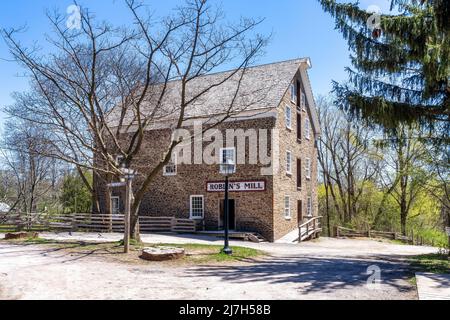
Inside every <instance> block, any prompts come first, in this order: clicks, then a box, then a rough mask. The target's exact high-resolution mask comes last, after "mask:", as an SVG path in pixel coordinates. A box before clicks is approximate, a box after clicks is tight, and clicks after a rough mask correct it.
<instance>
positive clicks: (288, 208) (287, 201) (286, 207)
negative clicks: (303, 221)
mask: <svg viewBox="0 0 450 320" xmlns="http://www.w3.org/2000/svg"><path fill="white" fill-rule="evenodd" d="M284 217H285V218H286V219H290V218H291V197H289V196H285V197H284Z"/></svg>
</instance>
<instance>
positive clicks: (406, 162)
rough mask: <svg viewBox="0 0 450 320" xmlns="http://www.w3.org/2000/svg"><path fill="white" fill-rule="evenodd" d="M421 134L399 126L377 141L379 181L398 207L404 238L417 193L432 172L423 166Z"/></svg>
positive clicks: (423, 146) (423, 154)
mask: <svg viewBox="0 0 450 320" xmlns="http://www.w3.org/2000/svg"><path fill="white" fill-rule="evenodd" d="M421 137H423V133H422V132H419V131H418V130H417V129H415V128H413V127H410V126H399V127H398V128H397V129H396V134H395V135H390V136H389V137H385V138H384V139H381V140H379V141H377V144H378V145H379V146H380V147H381V150H382V151H383V153H384V161H383V167H384V170H383V171H382V175H381V178H380V181H381V183H382V185H383V186H384V187H385V188H386V189H387V192H386V194H388V195H389V196H391V197H392V198H393V199H394V200H395V202H396V203H397V204H398V206H399V212H400V225H401V232H402V234H403V235H406V222H407V219H408V217H409V213H410V209H411V207H412V205H413V204H414V202H415V200H416V197H417V195H418V193H419V192H420V191H422V190H424V189H426V187H425V186H426V184H427V183H428V182H429V179H430V178H431V177H432V171H430V170H428V168H427V167H426V166H425V161H424V156H425V154H426V147H425V145H424V144H423V143H422V142H421Z"/></svg>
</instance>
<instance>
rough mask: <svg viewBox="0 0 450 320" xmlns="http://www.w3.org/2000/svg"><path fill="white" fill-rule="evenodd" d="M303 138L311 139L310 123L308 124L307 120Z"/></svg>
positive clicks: (307, 120)
mask: <svg viewBox="0 0 450 320" xmlns="http://www.w3.org/2000/svg"><path fill="white" fill-rule="evenodd" d="M305 138H306V139H308V140H309V139H311V123H310V122H309V119H305Z"/></svg>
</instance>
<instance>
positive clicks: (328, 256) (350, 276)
mask: <svg viewBox="0 0 450 320" xmlns="http://www.w3.org/2000/svg"><path fill="white" fill-rule="evenodd" d="M44 236H45V237H47V238H59V239H60V240H61V239H78V240H81V239H84V240H89V239H90V240H93V239H100V240H103V241H111V240H117V239H119V238H120V235H114V234H108V235H102V236H101V237H99V235H98V234H90V235H86V234H74V235H72V236H69V235H67V234H62V235H61V234H60V235H58V236H57V235H53V234H47V235H44ZM143 238H144V239H143V240H144V241H145V242H151V243H189V242H191V243H192V242H198V243H211V244H213V243H214V244H217V243H220V241H217V240H216V241H215V240H214V239H211V238H198V237H196V238H194V239H192V238H189V237H174V236H171V235H146V236H143ZM233 245H241V246H250V247H255V248H258V249H261V250H264V251H266V252H268V254H269V256H267V257H265V258H263V259H262V260H260V261H256V262H251V263H238V264H230V263H228V264H225V265H224V264H210V265H194V266H193V265H188V266H183V265H181V266H177V265H167V264H164V263H149V264H144V265H143V264H136V265H133V264H123V263H117V262H111V261H109V260H107V259H105V258H104V257H102V256H99V255H89V256H78V255H75V256H74V255H73V254H69V253H68V252H66V251H64V250H58V249H52V248H49V247H48V246H43V245H11V244H8V243H6V242H0V299H417V292H416V289H415V286H413V285H412V284H411V282H410V281H409V280H410V278H411V277H412V276H413V274H412V272H411V270H410V268H409V264H408V262H407V257H408V256H411V255H417V254H424V253H431V252H436V251H437V250H436V249H435V248H430V247H413V246H406V245H395V244H390V243H385V242H377V241H373V240H347V239H321V240H319V241H317V242H308V243H303V244H300V245H298V244H292V245H291V244H253V243H244V242H233ZM369 267H370V268H371V270H375V271H377V270H379V271H380V273H379V279H380V281H379V282H377V281H375V282H374V283H375V285H374V284H373V281H370V283H372V285H368V284H367V283H368V282H367V281H368V278H369V277H370V274H371V273H368V268H369ZM377 275H378V274H376V275H375V277H376V276H377ZM372 278H373V275H372ZM377 284H378V285H377Z"/></svg>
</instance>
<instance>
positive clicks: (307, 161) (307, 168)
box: [305, 158, 311, 180]
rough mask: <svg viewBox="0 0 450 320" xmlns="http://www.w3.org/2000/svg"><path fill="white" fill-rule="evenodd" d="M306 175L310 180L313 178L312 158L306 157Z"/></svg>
mask: <svg viewBox="0 0 450 320" xmlns="http://www.w3.org/2000/svg"><path fill="white" fill-rule="evenodd" d="M305 177H306V179H308V180H310V179H311V159H309V158H307V159H306V164H305Z"/></svg>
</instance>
